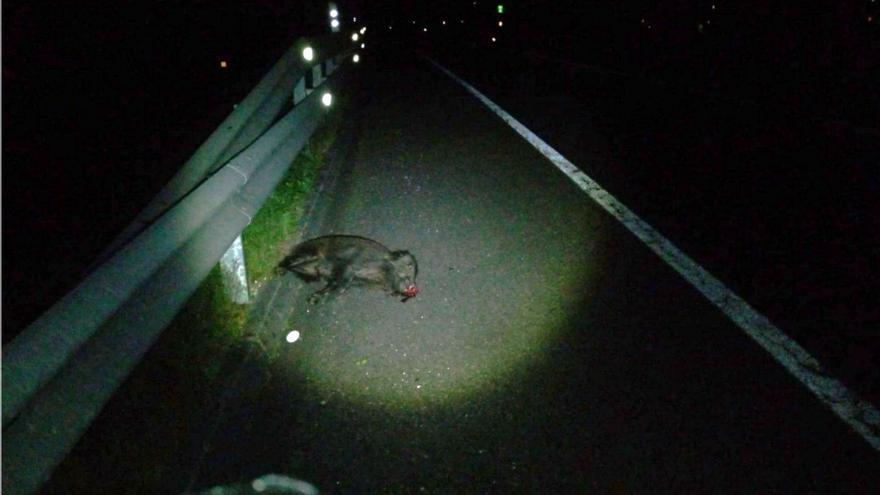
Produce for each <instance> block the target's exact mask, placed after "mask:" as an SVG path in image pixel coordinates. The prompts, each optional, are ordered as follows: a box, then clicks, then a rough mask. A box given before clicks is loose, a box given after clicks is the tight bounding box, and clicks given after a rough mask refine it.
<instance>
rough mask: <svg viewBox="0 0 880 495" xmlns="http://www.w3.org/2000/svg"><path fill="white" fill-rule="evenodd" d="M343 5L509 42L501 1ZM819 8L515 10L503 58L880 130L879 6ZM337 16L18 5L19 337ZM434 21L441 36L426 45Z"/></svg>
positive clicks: (11, 252) (8, 326)
mask: <svg viewBox="0 0 880 495" xmlns="http://www.w3.org/2000/svg"><path fill="white" fill-rule="evenodd" d="M338 3H339V4H340V5H341V7H342V9H343V11H344V12H348V13H349V14H350V15H356V14H357V13H358V12H363V16H365V19H366V22H367V23H368V25H369V26H371V27H372V28H373V30H374V33H375V32H376V31H378V30H380V29H381V30H382V35H385V36H388V35H390V36H395V37H398V38H400V39H409V40H410V41H413V40H415V41H416V45H415V46H421V47H422V48H424V49H436V50H443V49H444V48H447V49H448V48H450V47H452V46H453V44H454V43H452V41H451V40H449V39H444V38H443V37H441V36H436V35H435V33H434V31H433V27H435V26H436V27H439V25H438V23H439V22H440V21H441V20H446V19H448V20H449V22H450V23H451V24H452V23H454V22H455V20H456V19H466V23H465V24H463V25H461V26H459V29H458V30H457V31H451V32H452V33H454V34H453V35H452V36H451V38H453V39H454V40H455V41H456V42H481V43H482V42H485V41H486V39H487V38H488V37H489V36H493V35H494V34H495V33H496V32H497V29H496V26H495V23H496V22H497V19H498V17H499V16H498V15H497V12H496V8H497V7H496V3H494V2H485V1H481V2H449V3H447V2H363V5H361V2H338ZM475 3H476V5H474V4H475ZM813 5H814V4H813V3H809V2H808V3H794V4H793V3H791V2H763V1H747V2H727V1H720V0H719V1H715V2H713V1H709V0H705V1H691V0H669V1H632V2H605V1H588V2H580V1H568V0H561V1H553V2H539V1H523V2H513V1H512V2H505V8H506V12H505V14H504V21H505V22H506V23H507V24H506V26H505V27H504V30H503V36H499V37H498V38H499V39H498V46H499V48H503V49H506V50H514V51H516V50H523V51H528V52H529V53H531V54H533V55H535V56H539V57H545V58H549V59H553V60H557V61H560V62H561V63H563V64H588V65H596V66H603V67H608V68H613V69H616V70H621V71H624V72H628V73H634V74H639V75H643V76H645V77H650V78H653V79H656V80H661V81H665V82H669V83H672V84H681V85H688V86H690V87H693V88H696V89H697V90H711V91H719V92H722V93H724V94H734V95H737V96H738V97H744V98H770V99H772V100H773V101H774V102H775V103H777V104H781V105H788V106H790V107H792V108H797V109H810V108H812V109H815V111H816V112H818V113H820V114H822V115H824V116H825V117H827V118H828V119H830V120H838V121H844V122H846V123H848V125H854V126H859V127H861V126H866V127H872V126H873V127H876V122H877V121H878V113H877V108H878V106H880V101H878V98H877V92H876V88H875V87H872V86H871V84H869V82H868V81H870V76H869V75H870V74H873V75H875V76H876V74H877V70H878V58H880V56H878V50H877V39H878V34H877V33H878V30H877V28H876V26H877V22H876V16H877V15H878V13H880V9H878V7H877V2H873V1H870V0H866V1H853V2H829V3H828V5H827V6H826V7H824V8H817V7H813ZM325 10H326V6H325V4H324V3H323V2H289V1H287V2H280V1H278V2H271V1H270V2H240V1H213V2H205V1H164V2H122V3H120V2H100V3H99V2H84V3H77V4H76V6H75V7H74V6H73V4H70V3H69V2H42V1H38V2H18V1H10V2H4V3H3V309H4V311H3V323H4V341H6V340H7V339H8V338H9V336H11V335H14V334H15V333H17V331H18V330H19V329H20V328H22V327H23V326H24V325H26V324H27V323H28V322H29V321H31V320H33V319H34V318H35V317H36V316H38V315H39V314H40V313H41V312H42V311H44V310H45V309H46V308H47V307H48V306H49V305H51V303H52V302H53V301H54V300H57V299H58V298H59V297H60V296H61V295H62V294H63V293H64V292H66V291H67V290H69V289H70V288H71V287H72V286H73V285H74V284H75V283H76V281H77V280H79V279H80V277H81V276H82V275H83V274H84V273H85V272H86V269H87V267H88V266H89V264H90V263H91V262H92V260H93V259H94V257H95V256H96V255H97V254H98V253H99V252H100V251H101V249H102V247H103V246H104V245H106V243H107V242H109V241H110V239H112V237H113V236H114V234H115V233H116V232H118V230H119V229H121V228H122V227H123V226H124V225H126V224H127V223H128V222H129V221H130V219H131V218H132V217H133V216H134V215H135V214H136V213H137V212H138V211H139V209H140V208H141V207H142V206H143V205H144V204H145V203H146V202H147V201H148V200H149V198H151V197H152V196H153V195H154V194H155V193H156V191H157V190H158V188H159V187H161V185H162V184H164V182H165V181H167V180H168V178H169V177H170V176H171V174H172V173H173V172H174V170H175V169H176V168H177V167H178V166H179V165H180V164H181V163H183V162H184V161H185V160H186V158H188V156H189V155H190V153H191V152H192V151H193V150H194V149H195V147H196V146H197V145H198V144H199V143H200V142H201V141H202V140H203V139H204V137H205V136H207V135H208V134H209V133H210V132H211V130H212V129H213V128H214V127H215V126H216V124H217V123H219V121H220V120H221V119H222V118H223V117H224V116H225V115H226V114H227V113H228V112H229V110H231V106H232V104H234V103H235V102H236V101H238V100H239V99H240V98H241V97H242V96H243V95H244V94H246V93H247V91H248V90H249V89H250V88H251V87H252V86H253V84H254V83H255V82H256V81H257V80H258V79H259V77H261V75H262V74H263V73H264V72H265V71H266V70H267V69H268V68H269V67H270V66H271V64H272V63H273V62H274V61H275V60H276V59H277V57H278V56H279V55H280V54H281V53H282V52H283V51H284V49H285V48H286V46H287V45H288V44H289V43H290V42H291V41H292V40H293V39H295V38H296V37H297V36H299V35H300V34H304V33H320V32H323V31H324V30H326V25H325V24H326V13H325ZM412 20H415V21H416V25H415V26H414V25H412V23H411V21H412ZM387 25H390V26H393V27H394V28H396V30H388V31H385V29H387ZM423 25H424V26H428V25H432V31H431V33H428V34H431V35H432V36H424V37H422V38H419V37H418V36H417V34H418V32H417V28H418V27H421V26H423ZM413 28H416V30H414V29H413ZM406 37H411V38H406ZM446 45H448V46H446ZM221 60H228V61H229V67H228V68H227V69H225V70H221V69H220V68H219V62H220V61H221ZM874 80H875V81H876V79H874ZM848 94H849V95H852V94H856V95H863V96H864V98H852V99H850V98H847V95H848ZM865 99H867V101H868V102H870V103H872V104H869V105H864V104H862V103H860V102H863V101H865ZM875 172H876V170H875Z"/></svg>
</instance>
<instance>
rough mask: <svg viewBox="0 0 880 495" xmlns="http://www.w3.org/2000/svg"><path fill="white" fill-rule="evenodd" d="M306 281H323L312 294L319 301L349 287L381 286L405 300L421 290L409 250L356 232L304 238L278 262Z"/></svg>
mask: <svg viewBox="0 0 880 495" xmlns="http://www.w3.org/2000/svg"><path fill="white" fill-rule="evenodd" d="M279 268H281V269H284V270H289V271H291V272H293V273H294V274H296V275H298V276H299V277H300V278H301V279H303V280H305V281H307V282H314V281H324V282H326V285H325V286H324V288H322V289H320V290H318V291H317V292H315V293H314V294H312V295H311V297H309V303H310V304H317V303H320V302H322V301H324V300H325V299H327V298H328V297H330V296H336V295H339V294H342V293H343V292H345V291H346V290H348V288H349V287H355V286H372V287H379V288H382V289H384V290H385V291H386V292H388V294H389V295H393V296H403V299H401V301H402V302H406V301H407V300H408V299H410V298H412V297H415V296H416V294H418V293H419V289H418V287H416V276H417V275H418V273H419V265H418V263H416V258H415V256H413V255H412V254H410V253H409V252H408V251H391V250H390V249H388V248H387V247H385V246H383V245H382V244H380V243H378V242H376V241H374V240H372V239H367V238H365V237H358V236H353V235H328V236H324V237H318V238H315V239H311V240H308V241H305V242H303V243H301V244H299V245H297V246H296V247H295V248H293V251H291V253H290V254H289V255H288V256H287V257H286V258H284V260H283V261H282V262H281V263H280V264H279Z"/></svg>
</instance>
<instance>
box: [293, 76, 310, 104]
mask: <svg viewBox="0 0 880 495" xmlns="http://www.w3.org/2000/svg"><path fill="white" fill-rule="evenodd" d="M308 95H309V92H308V91H306V78H305V77H303V78H302V79H300V80H299V81H297V83H296V86H294V87H293V104H294V105H299V102H301V101H303V100H304V99H305V98H306V96H308Z"/></svg>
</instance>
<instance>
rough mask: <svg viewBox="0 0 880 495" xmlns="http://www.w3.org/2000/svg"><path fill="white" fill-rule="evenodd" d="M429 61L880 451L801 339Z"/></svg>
mask: <svg viewBox="0 0 880 495" xmlns="http://www.w3.org/2000/svg"><path fill="white" fill-rule="evenodd" d="M428 60H429V61H430V62H431V63H432V64H433V65H434V66H435V67H437V68H438V69H439V70H441V71H442V72H443V73H445V74H446V75H447V76H449V77H451V78H452V79H454V80H455V81H456V82H458V83H459V84H461V85H462V86H463V87H464V88H465V89H466V90H468V91H469V92H470V93H471V94H473V95H474V96H475V97H476V98H477V99H478V100H480V101H481V102H482V103H483V104H484V105H486V106H487V107H489V109H490V110H492V111H493V112H495V114H496V115H498V116H499V117H501V120H503V121H504V122H506V123H507V125H509V126H510V127H512V128H513V130H515V131H516V132H518V133H519V134H520V135H521V136H522V137H523V138H525V140H526V141H528V142H529V143H530V144H531V145H532V146H534V147H535V149H537V150H538V151H539V152H541V154H543V155H544V156H545V157H547V159H548V160H550V161H551V162H552V163H553V164H554V165H556V167H557V168H559V169H560V170H561V171H562V172H564V173H565V175H567V176H568V177H569V178H570V179H571V180H572V181H573V182H574V183H575V184H577V185H578V187H580V188H581V189H583V190H584V192H586V193H587V194H588V195H589V196H590V198H592V199H593V201H595V202H596V203H597V204H599V206H601V207H602V208H603V209H605V211H607V212H608V213H610V214H611V215H612V216H613V217H614V218H616V219H617V220H618V221H620V223H622V224H623V226H624V227H626V228H627V229H629V231H630V232H632V233H633V234H635V236H636V237H638V238H639V239H640V240H641V241H642V242H644V243H645V244H646V245H647V246H648V248H650V249H651V250H652V251H654V253H656V254H657V255H658V256H659V257H660V258H661V259H663V261H665V262H666V263H667V264H668V265H669V266H670V267H672V268H673V269H674V270H675V271H676V272H678V273H679V274H680V275H681V276H682V277H683V278H684V279H685V280H686V281H687V282H688V283H690V284H691V285H692V286H694V288H696V289H697V290H698V291H700V293H702V294H703V296H705V297H706V299H708V300H709V302H711V303H712V304H714V305H715V306H716V307H718V309H720V310H721V312H722V313H724V314H725V315H727V317H728V318H730V320H731V321H733V322H734V323H736V324H737V326H739V327H740V328H741V329H742V330H743V331H744V332H745V333H746V334H748V335H749V337H751V338H752V339H753V340H754V341H755V342H757V343H758V344H759V345H760V346H761V347H763V348H764V349H765V350H766V351H767V352H769V353H770V355H771V356H773V358H774V359H776V361H777V362H779V364H781V365H782V366H783V367H784V368H785V369H786V370H788V372H789V373H791V374H792V376H794V377H795V378H797V379H798V380H799V381H800V382H801V383H803V384H804V385H805V386H806V387H807V388H808V389H809V390H810V391H811V392H812V393H813V394H814V395H815V396H816V397H817V398H818V399H819V400H821V401H822V402H824V403H825V404H826V405H827V406H828V407H830V408H831V410H832V411H834V412H835V413H836V414H837V415H838V416H839V417H840V418H841V419H842V420H843V421H844V422H846V424H848V425H849V426H850V427H851V428H852V429H853V430H855V432H856V433H858V434H859V435H861V436H862V438H864V439H865V440H866V441H867V442H868V443H869V444H870V445H871V446H872V447H874V449H875V450H877V451H880V412H878V411H877V409H876V408H875V407H874V406H873V405H871V404H870V403H869V402H867V401H864V400H862V399H860V398H859V397H857V396H856V395H855V394H854V393H853V392H851V391H850V390H848V389H847V388H846V387H845V386H844V385H843V384H842V383H841V382H840V381H838V380H837V379H836V378H834V377H833V376H831V375H830V374H829V373H828V372H827V371H825V369H824V368H823V367H822V365H821V364H819V361H817V360H816V359H815V358H814V357H813V356H811V355H810V354H809V353H808V352H807V351H806V350H804V348H803V347H801V346H800V345H798V344H797V342H795V341H793V340H792V339H790V338H789V337H788V336H787V335H785V334H784V333H783V332H782V331H781V330H780V329H779V328H778V327H776V326H775V325H774V324H773V323H771V322H770V320H768V319H767V317H765V316H764V315H762V314H761V313H759V312H757V311H756V310H755V309H754V308H752V307H751V306H750V305H749V304H748V303H747V302H746V301H745V300H744V299H743V298H741V297H739V296H738V295H736V294H735V293H734V292H733V291H732V290H730V289H729V288H727V286H725V285H724V284H723V283H722V282H721V281H720V280H718V279H717V278H715V277H714V276H713V275H712V274H711V273H709V272H708V271H706V270H705V269H704V268H703V267H702V266H700V265H699V264H697V262H695V261H694V260H692V259H691V258H690V257H689V256H688V255H686V254H685V253H684V252H682V251H681V250H680V249H678V248H677V247H675V245H674V244H672V242H670V241H669V240H668V239H666V237H664V236H663V235H662V234H660V233H659V232H657V231H656V230H654V228H653V227H651V226H650V225H648V223H647V222H645V221H644V220H642V219H641V218H640V217H639V216H638V215H636V214H635V213H633V212H632V211H631V210H630V209H629V208H627V207H626V206H625V205H624V204H623V203H621V202H620V201H618V200H617V198H615V197H614V196H612V195H611V193H609V192H608V191H606V190H605V189H603V188H602V186H600V185H599V184H598V183H597V182H596V181H594V180H593V179H591V178H590V177H589V176H587V174H585V173H583V172H582V171H581V170H580V169H578V168H577V167H576V166H575V165H574V164H573V163H571V162H570V161H568V159H566V158H565V157H564V156H562V155H561V154H560V153H559V152H558V151H556V150H555V149H553V148H552V147H550V145H548V144H547V143H546V142H544V141H543V140H542V139H541V138H539V137H538V136H536V135H535V134H534V133H533V132H532V131H530V130H529V129H528V128H526V126H524V125H522V124H521V123H519V122H518V121H517V120H516V119H514V118H513V117H512V116H511V115H510V114H509V113H507V112H506V111H504V109H502V108H501V107H499V106H498V105H496V104H495V103H494V102H493V101H492V100H490V99H489V98H487V97H486V96H485V95H483V94H482V93H480V92H479V91H477V90H476V89H475V88H474V87H473V86H471V85H470V84H468V83H466V82H465V81H463V80H462V79H461V78H460V77H458V76H456V75H455V74H453V73H452V72H451V71H449V70H448V69H446V68H445V67H443V66H442V65H440V64H438V63H437V62H435V61H434V60H431V59H430V58H428Z"/></svg>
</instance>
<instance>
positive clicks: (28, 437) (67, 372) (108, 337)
mask: <svg viewBox="0 0 880 495" xmlns="http://www.w3.org/2000/svg"><path fill="white" fill-rule="evenodd" d="M305 43H306V41H305V40H300V41H298V42H297V43H296V44H295V45H294V47H293V48H291V50H289V51H288V52H287V53H286V54H285V55H284V56H283V57H282V59H281V60H280V61H279V62H278V63H277V64H276V65H275V66H274V67H273V69H272V70H271V71H270V72H269V73H268V74H267V75H266V76H265V77H264V78H263V80H262V81H261V82H260V83H259V84H258V85H257V87H256V88H255V89H254V90H253V91H252V92H251V94H250V95H248V97H247V98H246V99H245V100H244V101H243V102H242V103H241V104H240V105H239V106H238V108H236V110H235V111H234V112H233V113H232V114H231V115H230V116H229V118H227V119H226V121H224V123H223V124H222V125H221V126H220V127H219V128H218V129H217V130H216V131H215V132H214V133H213V134H212V135H211V137H210V138H208V140H207V141H206V142H205V143H204V144H203V145H202V146H201V147H200V148H199V150H198V151H197V152H196V154H195V155H194V156H193V158H192V159H190V160H189V161H188V162H187V164H186V165H185V166H184V170H182V171H181V172H180V173H178V175H177V176H175V178H174V179H173V180H172V182H171V183H170V184H169V186H168V187H166V189H165V190H163V192H162V193H160V195H159V196H157V198H156V200H154V201H153V202H152V203H151V204H150V206H148V207H147V209H145V210H144V212H143V213H142V214H141V215H140V216H139V220H138V221H136V222H135V224H132V226H131V227H130V231H127V232H128V233H127V234H125V235H131V236H132V237H133V238H132V239H131V240H130V241H129V242H127V243H126V242H125V239H124V237H125V235H124V236H123V237H120V243H121V245H120V247H119V248H118V250H117V251H116V252H115V254H113V255H112V257H111V258H110V259H108V260H107V261H106V262H104V263H103V264H101V265H100V266H99V267H97V268H96V269H95V270H94V271H93V272H92V273H91V274H90V275H89V276H88V277H86V279H85V280H84V281H83V282H82V283H81V284H80V285H79V286H77V287H76V288H75V289H74V290H73V291H71V292H70V293H68V294H67V295H66V296H64V297H63V298H62V299H61V300H60V301H59V302H58V303H56V304H55V305H54V306H53V307H52V308H50V309H49V310H48V311H47V312H46V313H44V314H43V315H42V316H41V317H40V318H39V319H38V320H36V321H35V322H34V323H32V324H31V325H30V326H29V327H28V328H27V329H25V330H24V332H22V334H21V335H19V336H18V337H16V338H15V339H14V340H13V341H12V342H10V343H9V344H8V345H7V346H5V347H4V349H3V364H2V366H3V444H4V445H3V447H4V448H3V492H4V493H32V492H35V491H37V490H38V489H39V487H40V486H41V485H42V483H44V482H45V480H46V479H48V477H49V476H50V474H51V472H52V470H53V469H54V468H55V466H57V464H58V463H60V462H61V460H62V459H63V458H64V456H65V455H67V452H68V451H69V450H70V449H71V448H72V447H73V445H74V444H75V443H76V442H77V440H78V439H79V437H80V436H81V435H82V433H84V432H85V430H86V429H87V428H88V426H89V425H90V424H91V422H92V421H93V420H94V418H95V417H96V416H97V415H98V413H99V412H100V410H101V409H102V408H103V406H104V404H105V403H106V402H107V401H108V400H109V398H110V397H111V396H112V394H113V393H114V392H115V391H116V389H117V388H118V386H119V385H120V384H121V383H122V382H123V381H124V380H125V378H126V377H127V376H128V374H129V373H130V371H131V370H132V369H133V368H134V367H135V365H136V364H137V363H138V362H139V361H140V359H141V358H142V356H143V354H144V353H145V352H146V351H147V350H148V349H149V347H150V346H151V345H152V344H153V342H154V341H155V339H156V338H157V337H158V335H159V334H160V333H161V331H162V330H163V329H164V328H165V327H166V326H167V325H168V323H170V321H171V320H172V319H173V317H174V316H175V314H176V313H177V311H178V310H179V309H180V308H181V307H182V306H183V304H184V303H185V302H186V300H187V299H188V297H189V296H190V295H191V294H192V292H193V291H195V289H196V288H197V287H198V285H199V284H200V283H201V281H202V280H203V279H204V277H205V276H207V274H208V272H209V271H210V270H211V268H212V267H213V266H214V265H215V264H216V263H217V261H218V260H219V259H220V257H221V256H222V255H223V253H224V252H225V251H226V249H227V248H228V247H229V246H230V244H232V242H233V241H234V239H235V238H236V237H237V236H238V235H239V234H240V233H241V231H242V230H243V229H244V228H245V227H246V226H247V225H248V224H249V223H250V221H251V219H252V218H253V216H254V215H255V214H256V212H257V211H258V210H259V208H260V206H261V205H262V203H263V202H264V201H265V199H266V198H267V197H268V196H269V194H270V193H271V192H272V190H273V189H274V188H275V186H276V185H277V184H278V182H279V181H280V180H281V178H282V177H283V175H284V173H285V171H286V170H287V168H288V167H289V166H290V164H291V163H292V162H293V159H294V157H295V156H296V154H297V153H299V151H300V150H301V149H302V147H303V146H304V145H305V144H306V142H307V141H308V139H309V137H310V136H311V134H312V133H313V132H314V130H315V128H316V127H317V125H318V123H319V121H320V120H321V117H322V116H323V114H324V113H325V111H326V109H325V107H324V106H323V105H322V103H321V101H320V95H318V94H314V93H312V94H309V93H310V90H311V89H313V88H310V87H309V86H317V85H318V84H320V83H323V82H324V80H325V77H329V76H330V75H331V74H332V73H333V72H335V70H336V69H337V68H338V67H339V64H340V63H341V62H342V61H343V60H345V59H346V58H347V57H348V56H349V55H350V53H351V50H345V47H346V46H348V44H347V43H344V40H343V39H342V37H341V36H335V37H332V38H328V39H327V40H326V41H325V42H324V44H323V45H317V44H315V45H312V46H313V47H314V48H315V51H316V52H317V53H318V54H319V56H320V53H322V52H323V53H334V52H333V51H331V49H332V48H334V47H335V49H336V52H335V53H337V54H336V55H334V56H332V57H328V58H325V59H324V60H323V61H322V62H320V63H315V64H314V65H312V66H311V67H310V66H309V65H305V64H303V63H301V62H299V61H298V60H297V58H298V57H301V49H302V48H303V47H304V46H305ZM316 58H317V57H316ZM343 72H344V71H343ZM343 75H344V74H340V75H337V76H336V77H333V78H332V80H328V82H327V83H324V84H326V86H323V85H322V86H321V87H322V89H323V88H324V87H332V86H336V85H338V84H339V83H340V81H339V79H340V76H343ZM293 95H296V96H295V97H294V100H295V101H296V102H297V103H296V105H295V106H294V107H293V109H292V110H291V111H290V112H288V113H287V114H286V115H285V116H284V117H282V118H281V119H279V120H278V121H277V122H276V123H275V124H274V125H272V127H271V128H270V129H268V130H266V128H268V127H269V125H270V124H271V123H272V122H273V121H274V120H275V118H276V117H277V114H278V112H279V111H280V110H281V109H282V108H283V107H284V105H285V104H286V102H287V101H289V98H291V97H292V96H293ZM300 99H301V101H300ZM233 156H234V158H232V157H233ZM229 158H231V160H229ZM224 160H228V161H227V162H226V163H225V164H223V161H224ZM218 166H219V168H217V167H218ZM214 169H216V171H214ZM212 172H213V173H212ZM169 205H173V206H170V207H169ZM153 216H155V218H153ZM138 222H143V225H142V226H140V228H139V227H138V225H137V224H138ZM138 232H139V233H138Z"/></svg>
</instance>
